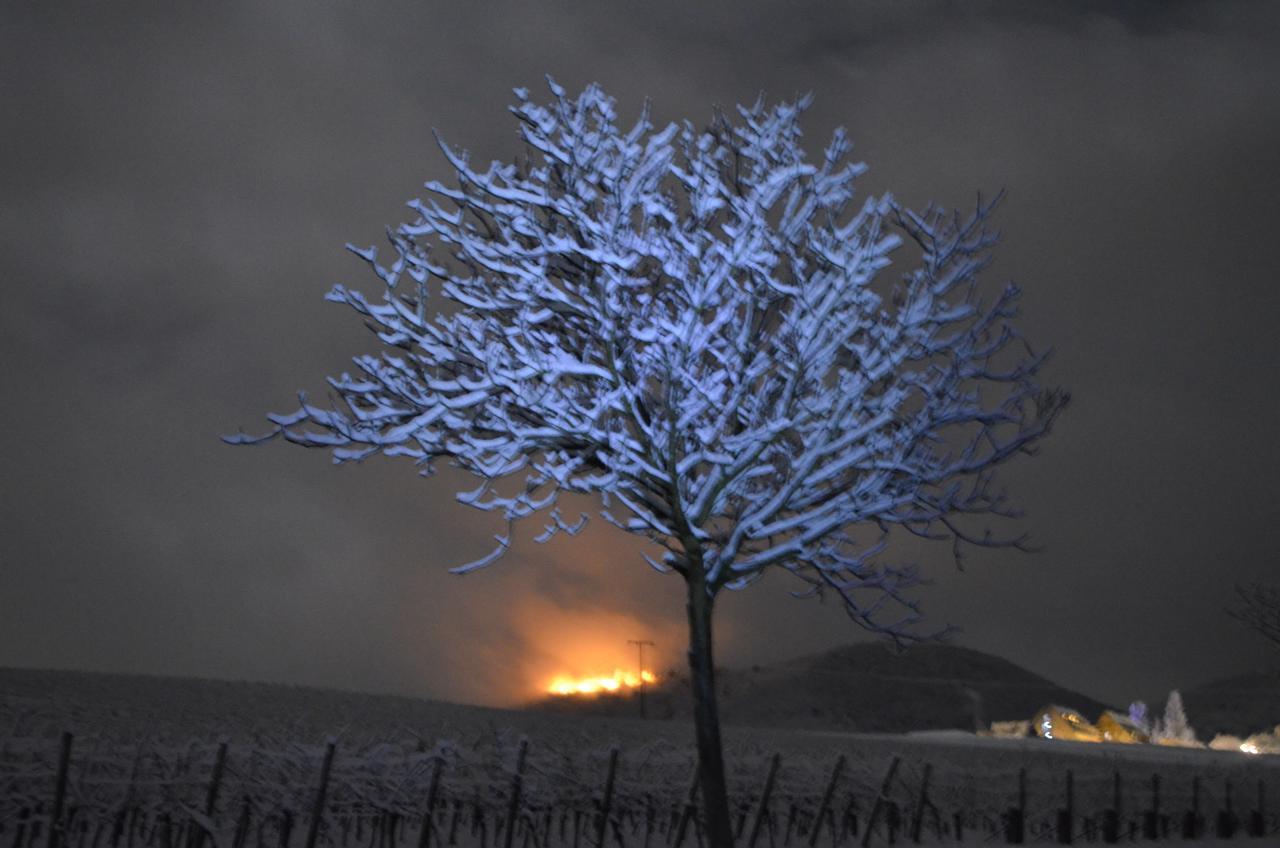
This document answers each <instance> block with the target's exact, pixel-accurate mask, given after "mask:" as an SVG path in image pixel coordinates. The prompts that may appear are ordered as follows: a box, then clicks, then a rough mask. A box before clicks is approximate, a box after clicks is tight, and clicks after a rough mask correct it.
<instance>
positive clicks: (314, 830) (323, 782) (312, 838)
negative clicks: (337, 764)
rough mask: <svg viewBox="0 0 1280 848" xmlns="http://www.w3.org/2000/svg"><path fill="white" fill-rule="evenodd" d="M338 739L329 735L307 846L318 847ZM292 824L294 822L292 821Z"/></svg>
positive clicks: (309, 823) (312, 807)
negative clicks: (317, 842)
mask: <svg viewBox="0 0 1280 848" xmlns="http://www.w3.org/2000/svg"><path fill="white" fill-rule="evenodd" d="M337 745H338V743H337V740H336V739H334V738H333V737H332V736H330V737H329V743H328V744H327V745H326V746H325V749H324V762H323V763H322V764H321V766H320V785H319V786H317V787H316V798H315V803H313V804H312V805H311V821H310V822H308V823H307V844H306V848H316V837H317V836H319V835H320V819H321V818H322V817H323V816H324V796H325V793H326V792H328V789H329V771H330V769H332V768H333V751H334V749H335V748H336V747H337ZM290 825H291V826H292V822H290Z"/></svg>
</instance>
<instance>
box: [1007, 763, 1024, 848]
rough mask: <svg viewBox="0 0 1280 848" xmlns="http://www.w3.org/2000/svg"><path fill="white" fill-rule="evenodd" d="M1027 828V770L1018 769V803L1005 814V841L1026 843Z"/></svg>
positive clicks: (1019, 843)
mask: <svg viewBox="0 0 1280 848" xmlns="http://www.w3.org/2000/svg"><path fill="white" fill-rule="evenodd" d="M1026 828H1027V769H1026V768H1025V767H1023V768H1020V769H1018V803H1017V806H1015V807H1010V808H1009V809H1008V810H1006V811H1005V814H1004V841H1005V842H1007V843H1009V844H1010V845H1021V844H1022V843H1023V842H1025V841H1026Z"/></svg>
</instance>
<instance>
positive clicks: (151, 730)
mask: <svg viewBox="0 0 1280 848" xmlns="http://www.w3.org/2000/svg"><path fill="white" fill-rule="evenodd" d="M99 683H100V688H99V689H98V690H96V691H94V692H90V693H87V694H83V695H82V696H81V697H73V694H74V693H70V692H67V691H62V690H59V689H58V688H57V686H53V685H50V686H48V687H46V689H45V690H44V691H45V692H47V693H49V694H48V696H47V697H45V696H36V695H33V694H32V693H31V692H30V691H19V688H20V687H15V686H9V687H7V688H6V686H5V678H4V675H3V673H0V728H4V729H5V731H7V732H5V731H0V733H3V735H0V826H5V825H6V824H11V823H12V822H13V821H14V820H15V817H17V816H18V814H19V812H20V810H21V808H23V807H28V808H32V809H34V807H35V805H36V804H39V803H44V804H46V805H47V804H48V803H49V801H50V796H51V788H52V786H53V783H54V776H55V773H56V769H57V759H58V746H59V740H60V737H61V734H62V732H63V731H64V730H65V731H69V732H71V733H73V734H74V737H73V738H74V744H73V749H72V757H71V763H70V781H69V796H68V804H69V805H72V806H76V807H77V808H79V810H80V811H81V812H80V815H81V816H82V817H84V818H85V820H89V819H91V818H92V817H93V816H95V815H98V816H114V815H115V814H116V813H117V812H118V811H119V810H120V809H121V807H122V804H123V802H124V799H125V798H126V797H132V802H131V803H133V804H135V805H137V806H139V807H140V808H141V809H142V810H143V811H144V812H145V813H146V814H147V815H150V816H152V817H153V820H158V818H159V817H160V816H162V815H164V814H165V812H166V811H168V812H169V813H170V814H171V817H174V820H178V817H180V818H181V819H182V820H184V821H185V820H186V817H187V811H189V810H191V809H192V808H194V807H198V806H202V803H201V801H200V799H203V798H204V797H205V792H206V790H207V788H208V785H209V782H210V778H211V773H212V769H213V762H214V758H215V755H216V752H217V750H218V746H219V744H220V743H221V742H223V741H225V742H226V743H227V761H226V772H225V775H224V777H223V783H222V787H221V795H220V797H221V798H223V799H242V798H244V797H246V796H249V797H252V798H253V799H254V801H255V803H254V810H255V815H256V816H257V817H258V818H256V819H255V821H256V822H258V823H259V824H262V825H264V826H267V827H268V830H270V828H271V827H274V826H275V825H274V824H272V823H271V822H272V819H271V817H272V816H273V815H275V814H276V812H277V811H283V810H291V811H293V812H294V814H295V815H296V816H297V819H298V824H297V825H296V827H295V831H297V832H300V833H305V826H304V824H303V822H304V820H305V818H306V811H308V810H310V809H311V805H312V803H313V798H314V796H315V789H316V785H317V780H318V775H319V773H320V764H321V761H322V759H323V757H324V752H325V747H326V742H327V740H328V739H329V738H330V737H331V736H332V737H334V738H335V741H336V750H335V757H334V762H333V769H332V777H331V781H330V785H329V787H328V799H327V807H328V809H329V810H330V811H331V814H332V815H333V816H336V817H337V818H336V819H335V822H337V821H346V822H358V824H359V826H360V827H362V828H363V829H364V830H363V832H364V833H365V834H366V836H365V837H363V842H360V841H358V840H355V837H354V833H355V831H354V829H353V830H352V837H351V838H352V844H351V846H349V848H357V846H360V845H363V844H367V841H368V838H367V834H368V833H369V832H370V829H371V828H372V827H374V825H373V824H372V822H373V819H371V818H370V817H369V816H370V815H372V812H371V811H384V812H386V813H388V814H396V815H399V816H401V817H403V819H404V820H405V821H406V822H413V825H412V830H414V831H416V829H417V825H416V822H417V821H419V820H420V817H421V811H422V809H423V804H424V800H425V798H426V797H427V792H428V788H429V784H430V778H431V775H432V773H433V770H434V768H435V766H436V763H437V762H439V763H440V764H441V783H440V795H439V799H440V803H441V805H442V808H443V805H453V807H452V808H451V809H457V808H458V807H459V806H460V805H475V804H479V805H480V806H481V807H482V808H483V809H484V810H486V811H488V812H487V813H486V814H487V815H492V816H497V815H500V814H501V813H502V812H503V811H505V809H506V803H507V801H508V799H509V797H510V788H511V786H512V782H513V777H514V769H515V762H516V752H517V749H518V747H519V744H520V742H521V740H528V758H527V764H526V769H525V774H524V776H523V782H522V804H524V805H525V807H526V808H527V809H529V810H534V809H540V810H544V811H550V812H554V811H562V810H580V811H583V812H584V814H585V813H586V812H587V811H590V810H592V809H594V805H595V804H596V803H597V802H598V801H599V799H600V797H601V794H602V787H603V786H604V784H605V775H606V772H607V766H608V762H609V757H610V752H611V751H612V750H613V749H615V748H616V749H617V750H618V751H619V764H618V770H617V775H616V777H617V780H616V786H615V797H614V799H613V809H614V810H615V811H616V812H618V813H619V814H622V815H627V816H631V819H630V822H631V827H632V828H633V829H632V831H630V832H631V833H636V832H637V831H636V830H635V828H636V827H637V824H636V822H637V817H638V816H642V815H643V811H645V810H646V809H647V808H648V806H649V805H653V806H654V807H655V808H656V809H657V810H658V811H659V815H660V816H661V815H663V814H666V813H669V811H672V810H677V811H678V810H679V809H680V805H682V804H683V801H684V798H685V796H686V793H687V791H688V787H689V779H690V776H691V774H692V770H693V764H694V758H693V755H692V747H691V742H692V732H691V728H690V727H689V726H688V725H687V724H684V723H679V722H656V721H650V722H642V721H638V720H621V719H613V720H606V719H592V720H583V719H571V718H566V717H563V716H545V715H537V714H530V713H520V712H512V711H502V710H490V709H483V708H474V707H464V706H457V705H449V704H429V703H424V702H417V701H411V700H409V699H397V698H379V697H374V696H362V695H355V694H351V693H323V692H318V691H316V690H305V689H296V688H293V687H263V686H253V685H247V684H217V685H215V686H214V687H213V688H212V689H210V688H208V686H204V687H202V686H199V685H195V684H191V685H189V686H187V687H186V688H182V687H179V688H178V689H172V688H170V689H164V688H163V687H160V688H152V689H148V688H147V685H146V684H144V683H139V682H137V681H134V682H132V683H131V684H130V685H128V686H125V687H123V688H121V689H113V688H112V687H111V686H109V685H108V683H109V681H108V682H103V681H99ZM166 692H167V693H168V694H165V693H166ZM725 742H726V759H727V764H728V769H729V779H730V788H731V796H732V798H733V800H734V802H735V806H736V809H735V812H736V813H738V814H741V815H751V814H752V811H753V810H754V808H755V805H756V801H757V799H758V797H759V794H760V791H761V788H762V786H763V784H764V779H765V775H766V774H767V771H768V768H769V763H770V761H771V759H772V758H773V756H774V755H775V754H777V755H778V756H779V758H780V763H781V766H780V769H779V772H778V775H777V781H776V785H775V788H774V794H773V797H772V799H771V803H770V809H771V810H772V812H773V815H774V820H775V832H774V838H775V842H776V843H777V845H778V846H779V848H780V846H781V844H782V843H781V841H780V840H782V838H783V835H784V832H785V820H786V818H787V817H788V816H789V815H793V814H794V815H796V816H797V821H800V822H803V820H804V819H805V818H806V817H812V814H813V811H814V810H815V809H816V807H817V803H818V799H819V798H821V796H822V794H823V791H824V789H825V787H826V786H827V784H828V782H829V780H830V776H831V774H832V771H833V768H834V767H835V764H836V762H837V760H838V758H840V757H843V758H844V765H843V768H842V772H841V776H840V780H839V782H838V785H837V788H836V790H835V792H834V795H833V798H834V800H833V804H832V806H833V808H834V812H835V813H836V814H837V815H840V816H844V815H846V814H848V815H856V816H857V817H858V818H859V821H860V822H861V823H862V826H863V827H865V822H866V820H867V817H868V815H869V813H870V809H871V805H872V802H873V800H874V798H875V796H876V794H877V792H878V790H879V787H880V786H881V784H882V782H883V781H884V778H885V775H886V773H887V771H888V769H889V768H890V765H891V764H892V763H893V762H894V761H895V759H896V760H897V762H898V765H897V767H896V769H895V771H894V776H893V780H892V781H891V782H890V787H889V792H888V795H889V798H890V800H892V801H893V802H894V803H895V804H897V805H898V806H899V808H900V810H901V811H902V815H903V819H904V822H905V821H910V816H911V814H912V811H913V810H914V808H915V805H916V804H917V801H918V798H919V796H920V792H921V789H922V788H926V790H927V794H928V797H929V799H930V801H931V802H932V803H933V804H934V805H935V806H936V807H937V808H938V810H939V813H940V817H941V819H942V820H943V821H947V822H950V821H953V817H954V816H955V815H956V814H957V813H959V814H961V815H963V816H966V817H968V818H967V824H966V830H967V835H969V836H970V837H971V838H969V839H968V840H967V841H966V842H964V843H961V844H983V845H991V844H1002V843H1003V838H1002V837H1001V836H1000V835H999V834H997V835H995V837H994V838H992V836H991V832H992V830H993V829H998V827H999V824H998V823H999V821H1000V817H1001V815H1002V814H1003V813H1004V812H1005V811H1006V810H1007V809H1008V808H1009V807H1011V806H1013V805H1015V804H1016V803H1017V799H1018V796H1019V787H1020V781H1021V782H1022V786H1023V787H1024V788H1025V793H1026V799H1027V801H1026V805H1027V806H1026V809H1027V826H1028V833H1029V836H1030V838H1029V839H1028V842H1029V843H1032V844H1034V843H1035V842H1036V841H1037V840H1038V839H1039V840H1041V841H1044V840H1049V839H1051V837H1052V832H1051V831H1050V830H1049V828H1050V827H1051V824H1052V822H1053V821H1054V818H1055V817H1056V812H1057V810H1058V808H1059V807H1061V806H1062V805H1063V804H1064V802H1065V794H1066V776H1067V774H1068V772H1070V774H1071V777H1072V793H1073V802H1074V807H1075V811H1076V815H1077V817H1078V818H1079V819H1080V820H1081V822H1082V824H1081V827H1083V820H1084V819H1085V818H1091V819H1093V820H1095V821H1096V820H1097V819H1098V817H1099V816H1100V814H1101V812H1102V810H1104V809H1106V808H1108V807H1110V806H1112V805H1113V803H1114V794H1115V789H1116V785H1117V781H1118V783H1119V787H1120V791H1121V808H1122V813H1123V817H1124V819H1125V821H1126V823H1127V822H1132V821H1134V820H1136V819H1138V818H1139V817H1140V816H1141V813H1142V812H1143V811H1145V810H1147V809H1149V808H1150V807H1151V805H1152V803H1153V802H1154V801H1155V796H1156V795H1157V794H1158V801H1159V809H1160V811H1161V812H1162V813H1163V814H1165V815H1168V816H1170V818H1171V819H1172V820H1174V821H1180V820H1181V816H1182V814H1183V813H1184V812H1185V811H1186V810H1187V809H1188V808H1189V806H1190V803H1191V798H1192V794H1193V791H1194V792H1195V793H1196V794H1197V795H1198V803H1199V808H1200V810H1201V811H1202V814H1203V815H1204V816H1205V818H1206V820H1208V821H1212V817H1213V816H1214V815H1216V814H1217V812H1218V811H1219V810H1220V809H1222V808H1223V807H1224V806H1225V805H1226V803H1227V797H1228V792H1230V796H1231V803H1232V807H1233V809H1234V810H1235V811H1236V813H1237V814H1239V815H1247V814H1248V813H1249V811H1250V810H1252V809H1253V808H1255V807H1256V805H1257V803H1258V795H1259V790H1261V792H1262V796H1263V797H1262V801H1263V805H1264V809H1265V810H1266V811H1269V812H1268V817H1269V821H1270V823H1271V827H1272V828H1273V829H1275V828H1276V827H1278V826H1280V822H1277V820H1276V818H1275V812H1280V756H1275V757H1273V756H1250V755H1247V754H1242V753H1236V752H1222V751H1208V750H1187V749H1177V748H1161V747H1154V746H1128V745H1110V744H1107V745H1101V744H1084V743H1069V742H1051V741H1046V740H1041V739H1017V740H1005V739H992V738H982V737H977V736H973V735H970V734H966V733H960V732H956V731H939V732H932V733H929V732H926V733H915V734H909V735H905V736H904V735H894V734H852V733H831V732H814V731H787V730H776V729H762V728H741V727H737V728H729V729H727V731H726V733H725ZM926 771H927V773H928V776H929V777H928V785H927V787H924V783H925V774H926ZM467 809H471V807H467ZM793 809H794V813H793ZM379 814H381V813H379ZM557 814H558V813H557ZM237 815H238V811H237V807H236V805H235V803H233V802H232V801H224V802H223V803H222V805H221V806H220V808H219V811H218V815H217V816H216V818H217V824H218V827H219V828H220V829H221V830H224V831H227V830H229V829H232V828H233V827H234V825H235V821H236V816H237ZM926 822H928V819H926ZM441 824H442V825H443V824H444V819H442V820H441ZM801 826H803V825H802V824H798V825H797V828H799V827H801ZM353 827H354V825H353ZM984 827H985V828H986V829H985V830H984V829H983V828H984ZM12 832H13V831H12V830H9V829H8V828H7V827H6V829H5V830H4V833H5V834H11V833H12ZM331 833H332V834H333V835H332V836H326V838H325V839H324V840H322V845H327V846H329V848H334V846H341V845H343V844H346V843H345V841H344V842H333V841H331V840H333V839H337V836H336V834H337V833H339V825H338V824H337V823H335V824H334V825H333V826H332V828H331ZM492 833H493V831H492V825H491V826H490V829H489V830H488V834H489V837H490V839H491V838H492ZM925 834H926V836H927V835H929V834H930V829H929V827H928V826H927V825H926V827H925ZM903 835H905V834H903ZM468 836H469V835H468ZM1126 836H1127V834H1126ZM228 838H229V837H228ZM300 838H301V835H299V833H295V841H294V842H293V843H292V844H293V845H294V848H297V845H298V843H297V841H296V839H300ZM0 839H3V840H4V842H5V844H6V845H16V843H12V842H11V841H10V836H8V835H5V836H3V837H0ZM1273 840H1274V844H1278V845H1280V837H1273ZM467 841H469V839H468V837H467V836H460V838H459V844H460V845H461V844H463V843H465V842H467ZM821 841H826V840H821ZM900 841H902V840H901V839H900ZM1078 841H1081V840H1078ZM1174 841H1177V842H1179V843H1181V844H1188V845H1190V844H1205V845H1212V844H1219V842H1214V841H1211V840H1202V841H1200V842H1195V843H1192V842H1186V841H1183V840H1181V839H1180V838H1177V839H1175V840H1174ZM1244 841H1245V840H1244V838H1243V836H1242V837H1241V838H1240V839H1237V840H1233V841H1232V843H1231V844H1242V843H1243V842H1244ZM1253 842H1254V843H1255V844H1257V843H1259V840H1253ZM41 844H43V841H41ZM552 844H555V841H554V840H552ZM685 844H686V846H689V848H693V845H694V843H693V842H692V841H690V842H686V843H685ZM768 844H769V843H768V841H764V842H762V843H761V846H762V848H763V846H767V845H768ZM798 844H807V840H799V841H798V840H797V839H796V838H794V837H793V839H792V840H791V845H793V846H795V845H798ZM844 844H845V845H849V844H851V843H850V842H849V841H845V843H844ZM945 844H951V845H954V844H956V843H955V842H948V843H945ZM1262 844H1266V843H1262ZM19 848H26V847H25V846H19ZM33 848H38V846H33ZM72 848H74V846H72ZM219 848H226V846H219ZM273 848H274V846H273ZM517 848H521V846H519V843H517ZM627 848H630V845H629V844H628V846H627ZM651 848H662V844H661V843H659V842H658V841H656V840H655V841H654V843H653V845H652V846H651Z"/></svg>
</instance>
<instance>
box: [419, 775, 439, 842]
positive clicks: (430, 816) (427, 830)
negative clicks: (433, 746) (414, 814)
mask: <svg viewBox="0 0 1280 848" xmlns="http://www.w3.org/2000/svg"><path fill="white" fill-rule="evenodd" d="M443 766H444V757H437V758H436V763H435V767H434V768H433V769H432V770H431V784H430V785H429V786H428V787H427V809H426V812H424V813H423V814H422V830H420V831H418V848H429V846H430V843H431V829H432V826H433V825H434V824H435V821H434V816H435V814H436V792H437V791H438V790H439V789H440V769H441V768H442V767H443Z"/></svg>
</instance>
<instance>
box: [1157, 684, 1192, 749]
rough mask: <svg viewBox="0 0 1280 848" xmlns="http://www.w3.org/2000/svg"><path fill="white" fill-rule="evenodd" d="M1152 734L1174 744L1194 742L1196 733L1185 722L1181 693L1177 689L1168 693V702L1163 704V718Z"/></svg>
mask: <svg viewBox="0 0 1280 848" xmlns="http://www.w3.org/2000/svg"><path fill="white" fill-rule="evenodd" d="M1154 732H1155V734H1156V735H1157V736H1158V737H1159V738H1161V739H1167V740H1172V741H1175V742H1195V741H1196V731H1195V729H1194V728H1193V727H1192V726H1191V723H1190V722H1189V721H1187V711H1186V709H1185V708H1184V707H1183V706H1182V693H1181V692H1179V691H1178V690H1177V689H1174V690H1173V691H1172V692H1170V693H1169V700H1167V701H1165V704H1164V718H1163V720H1162V721H1160V723H1159V724H1158V725H1157V726H1156V727H1155V730H1154Z"/></svg>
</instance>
